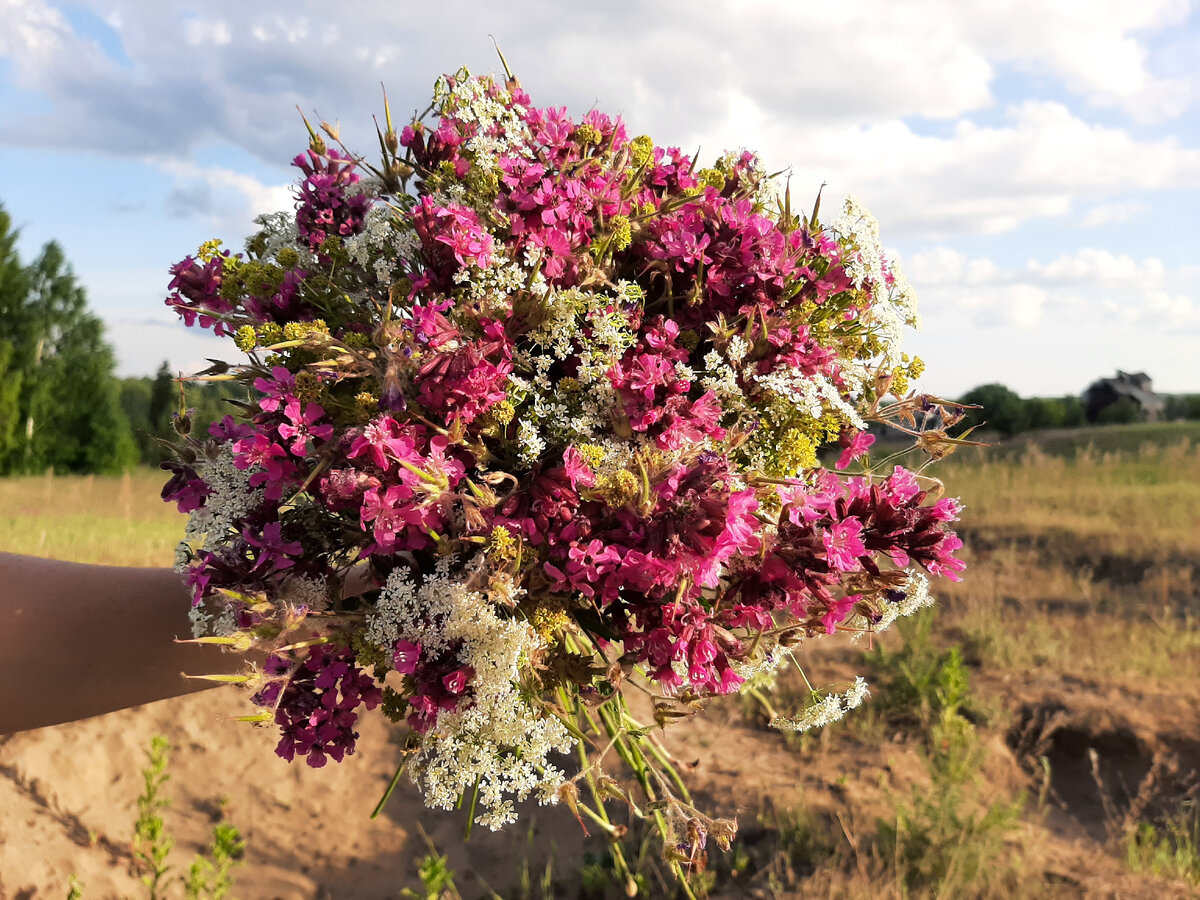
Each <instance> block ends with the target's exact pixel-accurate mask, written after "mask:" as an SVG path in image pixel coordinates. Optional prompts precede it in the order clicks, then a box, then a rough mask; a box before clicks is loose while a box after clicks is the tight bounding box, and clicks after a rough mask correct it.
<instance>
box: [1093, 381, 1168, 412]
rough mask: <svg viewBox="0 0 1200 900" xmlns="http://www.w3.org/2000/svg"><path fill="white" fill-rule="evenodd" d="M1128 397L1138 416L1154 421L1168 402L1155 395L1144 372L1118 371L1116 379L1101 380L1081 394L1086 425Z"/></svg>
mask: <svg viewBox="0 0 1200 900" xmlns="http://www.w3.org/2000/svg"><path fill="white" fill-rule="evenodd" d="M1126 398H1128V399H1129V400H1130V401H1132V402H1133V403H1134V404H1136V406H1137V408H1138V411H1139V413H1140V417H1141V418H1142V419H1144V420H1145V421H1147V422H1157V421H1158V420H1159V419H1161V418H1162V417H1163V413H1164V412H1165V411H1166V407H1167V403H1166V401H1165V400H1164V399H1163V398H1162V397H1160V396H1159V395H1158V394H1156V393H1154V387H1153V384H1152V383H1151V381H1150V376H1149V375H1147V374H1146V373H1145V372H1133V373H1130V372H1122V371H1120V370H1118V371H1117V377H1116V378H1101V379H1100V380H1099V381H1097V382H1095V383H1093V384H1092V386H1091V387H1089V388H1088V389H1087V390H1086V391H1084V392H1083V408H1084V410H1085V411H1086V412H1087V417H1088V421H1089V422H1095V421H1096V420H1097V419H1099V418H1100V412H1101V410H1103V409H1105V408H1107V407H1109V406H1112V405H1113V404H1115V403H1118V402H1120V401H1121V400H1123V399H1126Z"/></svg>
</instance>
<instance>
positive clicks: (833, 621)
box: [821, 594, 862, 634]
mask: <svg viewBox="0 0 1200 900" xmlns="http://www.w3.org/2000/svg"><path fill="white" fill-rule="evenodd" d="M860 599H862V598H861V595H859V594H849V595H848V596H845V597H842V598H841V599H840V600H839V599H836V598H835V599H833V600H830V601H829V603H828V604H827V607H826V612H825V615H823V616H821V624H822V625H824V626H825V633H826V634H833V633H834V632H835V631H836V630H837V626H838V625H841V624H842V623H843V622H845V621H846V617H847V616H848V615H850V611H851V610H853V609H854V604H855V603H857V602H858V601H859V600H860Z"/></svg>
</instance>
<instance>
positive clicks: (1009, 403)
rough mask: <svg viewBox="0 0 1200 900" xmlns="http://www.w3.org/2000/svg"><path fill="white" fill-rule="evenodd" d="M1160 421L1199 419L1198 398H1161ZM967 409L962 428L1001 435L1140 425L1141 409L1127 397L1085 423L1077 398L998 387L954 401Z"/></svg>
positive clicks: (984, 387)
mask: <svg viewBox="0 0 1200 900" xmlns="http://www.w3.org/2000/svg"><path fill="white" fill-rule="evenodd" d="M1162 398H1163V401H1164V402H1165V404H1166V406H1165V408H1164V410H1163V416H1162V417H1163V419H1165V420H1166V421H1176V420H1179V419H1200V394H1164V395H1162ZM958 399H959V402H960V403H963V404H970V405H971V406H975V407H979V408H978V409H969V410H968V411H967V415H966V417H965V418H964V419H963V426H964V427H970V426H982V427H986V428H987V429H989V430H991V431H998V432H1000V433H1001V434H1005V435H1014V434H1021V433H1022V432H1025V431H1036V430H1038V429H1042V428H1080V427H1082V426H1084V425H1093V424H1094V425H1125V424H1129V423H1132V422H1138V421H1141V419H1142V418H1143V413H1142V409H1141V407H1139V406H1138V404H1137V403H1135V402H1134V401H1133V400H1131V399H1130V398H1128V397H1122V398H1121V399H1119V400H1118V401H1117V402H1116V403H1113V404H1111V405H1109V406H1106V407H1104V408H1103V409H1101V410H1100V411H1099V412H1098V413H1097V415H1096V419H1095V421H1094V422H1093V421H1089V420H1088V416H1087V410H1086V409H1085V407H1084V404H1083V400H1082V399H1081V398H1080V397H1073V396H1066V397H1021V396H1020V395H1019V394H1017V393H1016V391H1013V390H1011V389H1009V388H1007V387H1005V386H1004V385H1002V384H983V385H980V386H979V387H976V388H972V389H971V390H969V391H967V393H965V394H963V395H962V397H960V398H958Z"/></svg>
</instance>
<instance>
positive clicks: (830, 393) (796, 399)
mask: <svg viewBox="0 0 1200 900" xmlns="http://www.w3.org/2000/svg"><path fill="white" fill-rule="evenodd" d="M753 379H754V381H756V382H758V383H759V384H760V385H762V386H763V387H764V388H766V389H767V390H768V391H770V392H771V393H772V394H774V395H775V396H776V397H777V398H779V399H780V400H781V401H783V402H784V403H785V404H787V406H789V407H791V408H794V409H800V410H801V411H803V412H805V413H807V414H808V415H809V416H811V417H812V418H814V419H819V418H821V416H822V414H823V413H824V412H825V411H826V410H829V411H830V412H833V413H835V414H836V415H837V416H838V417H839V418H841V419H842V420H843V421H845V422H847V423H848V424H850V425H852V426H853V427H855V428H858V429H865V428H866V427H867V423H866V422H864V421H863V419H862V416H860V415H859V413H858V410H857V409H855V408H854V405H853V404H851V403H848V402H847V401H846V400H845V399H844V398H843V397H842V395H841V392H840V391H839V390H838V389H837V388H836V387H835V386H834V385H833V383H832V382H831V381H830V380H829V379H828V378H826V377H825V376H824V375H820V374H816V375H806V374H805V373H804V372H803V371H801V370H800V369H776V370H775V371H774V372H768V373H767V374H766V375H754V376H753Z"/></svg>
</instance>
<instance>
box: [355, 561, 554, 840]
mask: <svg viewBox="0 0 1200 900" xmlns="http://www.w3.org/2000/svg"><path fill="white" fill-rule="evenodd" d="M467 570H468V572H469V571H470V570H471V566H469V565H468V567H467ZM515 593H516V589H515V588H514V589H513V591H510V592H509V594H510V595H513V596H515ZM367 638H368V639H369V640H371V641H373V642H378V643H379V644H380V646H382V647H384V648H390V647H391V646H392V645H393V644H394V643H395V641H396V640H397V639H399V638H403V639H404V640H407V641H411V642H413V643H416V644H420V645H421V652H422V655H424V654H426V653H431V654H437V653H441V652H444V651H446V650H447V649H448V648H450V647H451V646H453V645H455V644H458V643H459V642H461V649H460V650H459V653H458V660H459V662H460V663H461V664H462V665H464V666H470V667H471V668H472V669H473V670H474V675H473V676H472V678H471V683H470V685H471V694H470V697H471V699H470V703H469V704H468V705H466V707H465V708H460V709H458V710H454V711H446V712H443V713H441V714H440V715H439V717H438V722H437V727H436V729H435V730H433V731H431V732H430V733H429V734H427V735H425V736H424V738H423V741H422V745H421V747H420V749H419V750H418V751H417V753H416V755H415V757H414V759H413V761H412V762H411V763H410V771H411V773H412V778H413V781H414V782H415V783H416V784H417V785H418V786H419V787H420V788H421V791H422V793H423V794H424V796H425V802H426V804H427V805H428V806H431V807H437V808H440V809H452V808H453V807H454V806H455V805H456V804H457V803H458V801H459V798H460V797H462V795H463V793H464V792H466V791H472V792H474V791H478V795H479V798H478V803H479V805H480V806H481V807H482V810H483V811H482V812H481V813H480V815H479V816H478V817H477V818H476V820H475V821H476V822H478V823H479V824H480V825H486V826H487V827H489V828H491V829H493V830H496V829H499V828H500V827H502V826H503V825H505V824H507V823H509V822H514V821H516V810H515V806H514V803H515V802H520V801H522V800H525V799H526V798H528V797H530V796H536V797H537V798H538V799H539V801H540V802H542V803H554V802H556V801H557V796H558V788H559V787H560V786H561V784H562V782H563V780H564V775H563V773H562V772H561V771H560V770H559V769H557V768H556V767H555V766H553V765H551V764H550V763H549V762H547V760H546V757H547V755H548V754H549V753H550V752H551V751H558V752H566V751H567V750H568V749H569V748H570V746H571V739H570V735H569V734H568V733H567V730H566V728H565V727H563V725H562V723H561V722H559V720H558V719H556V718H554V717H552V716H539V715H538V713H537V712H536V710H535V709H534V707H533V706H531V705H530V704H529V703H528V702H526V700H525V699H524V698H523V697H522V696H521V692H520V690H519V688H518V687H517V686H516V684H515V683H514V680H515V679H516V678H517V677H518V674H519V669H520V667H521V665H523V664H525V665H528V664H529V661H530V660H531V658H532V657H533V656H535V655H536V654H537V653H539V652H540V651H541V649H542V647H543V644H542V641H541V640H540V638H538V636H537V634H536V633H535V632H534V631H533V629H532V628H530V627H529V625H528V624H526V623H525V622H522V621H519V620H517V619H507V618H501V617H500V616H498V615H497V614H496V610H495V608H494V607H493V606H492V604H491V603H489V602H488V600H487V598H486V597H484V595H483V594H481V593H480V592H478V591H474V590H471V589H470V588H468V587H467V586H466V584H465V583H464V581H463V580H462V577H461V576H455V575H451V574H450V573H449V565H448V564H446V565H440V566H439V570H438V571H437V572H436V573H435V574H434V575H433V576H432V577H430V578H428V579H426V580H425V582H424V583H423V584H422V585H421V586H420V587H417V586H415V585H414V584H413V582H412V580H411V577H410V576H409V574H408V572H407V571H405V570H403V569H398V570H396V571H395V572H393V573H392V575H391V576H390V577H389V578H388V581H387V584H386V586H385V587H384V590H383V592H382V594H381V596H380V598H379V602H378V604H377V607H376V610H375V612H374V614H373V615H372V616H371V619H370V621H369V622H368V627H367Z"/></svg>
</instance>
